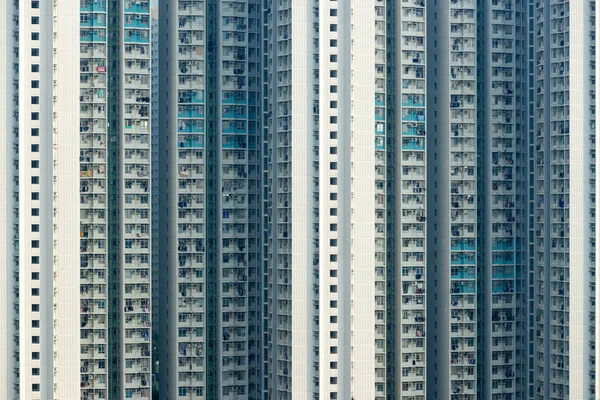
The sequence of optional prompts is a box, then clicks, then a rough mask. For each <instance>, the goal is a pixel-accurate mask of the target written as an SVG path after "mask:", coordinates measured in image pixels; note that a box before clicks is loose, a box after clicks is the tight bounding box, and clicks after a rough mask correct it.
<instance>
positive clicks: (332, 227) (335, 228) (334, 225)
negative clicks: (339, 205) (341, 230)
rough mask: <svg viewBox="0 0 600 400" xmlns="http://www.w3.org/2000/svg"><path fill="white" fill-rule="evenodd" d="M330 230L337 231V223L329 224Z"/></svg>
mask: <svg viewBox="0 0 600 400" xmlns="http://www.w3.org/2000/svg"><path fill="white" fill-rule="evenodd" d="M329 230H330V231H331V232H337V224H330V225H329Z"/></svg>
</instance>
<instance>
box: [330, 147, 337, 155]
mask: <svg viewBox="0 0 600 400" xmlns="http://www.w3.org/2000/svg"><path fill="white" fill-rule="evenodd" d="M329 154H337V147H330V148H329Z"/></svg>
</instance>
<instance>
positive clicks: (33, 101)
mask: <svg viewBox="0 0 600 400" xmlns="http://www.w3.org/2000/svg"><path fill="white" fill-rule="evenodd" d="M31 104H40V98H39V97H38V96H31Z"/></svg>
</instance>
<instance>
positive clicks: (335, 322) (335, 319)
mask: <svg viewBox="0 0 600 400" xmlns="http://www.w3.org/2000/svg"><path fill="white" fill-rule="evenodd" d="M329 322H330V323H332V324H337V315H332V316H330V317H329Z"/></svg>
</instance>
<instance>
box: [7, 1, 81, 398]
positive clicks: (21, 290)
mask: <svg viewBox="0 0 600 400" xmlns="http://www.w3.org/2000/svg"><path fill="white" fill-rule="evenodd" d="M0 18H1V19H2V28H1V29H0V36H1V39H0V40H1V41H2V44H3V45H2V46H1V50H0V52H1V53H2V57H1V59H2V62H1V63H0V70H1V71H2V73H1V74H0V75H1V78H0V87H1V88H2V89H1V91H2V99H3V102H2V104H3V105H2V107H0V108H1V110H0V143H1V144H2V148H1V150H0V152H1V155H0V158H1V159H2V170H1V171H2V172H1V174H0V188H1V193H2V195H1V196H2V201H1V204H2V205H1V207H0V221H2V226H1V231H0V232H1V238H2V247H1V250H0V252H1V257H2V262H1V266H0V275H1V277H2V278H1V281H2V288H1V290H0V299H1V300H2V312H1V313H0V315H1V318H0V323H1V324H2V333H1V334H0V353H1V354H2V369H1V370H0V397H1V398H6V399H9V398H10V399H19V398H22V399H53V398H54V399H56V398H62V399H73V400H74V399H77V398H79V363H78V360H79V331H78V328H79V312H78V310H79V301H78V299H79V273H78V264H77V259H78V252H77V238H78V227H79V216H78V214H77V213H74V212H73V210H76V209H77V205H78V185H77V181H78V177H77V170H78V168H77V165H78V162H79V161H78V157H79V153H78V148H79V143H78V132H77V131H78V127H77V125H78V124H77V118H76V115H77V109H78V87H79V84H78V79H77V76H78V75H77V68H78V65H77V64H78V51H77V41H73V40H72V38H73V37H76V35H77V20H78V9H77V3H76V2H75V1H73V0H66V1H61V2H57V1H37V0H34V1H23V2H18V1H5V2H2V3H1V4H0Z"/></svg>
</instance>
